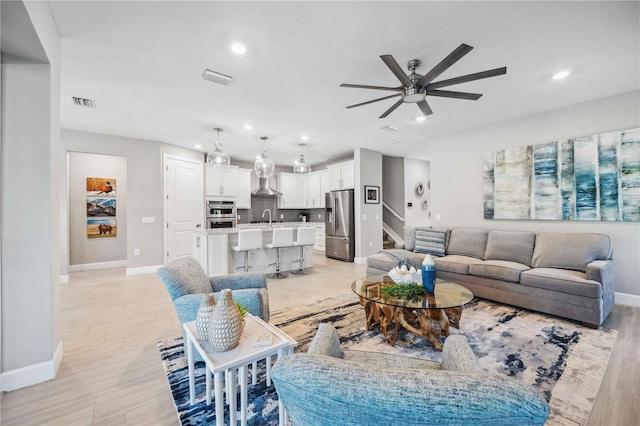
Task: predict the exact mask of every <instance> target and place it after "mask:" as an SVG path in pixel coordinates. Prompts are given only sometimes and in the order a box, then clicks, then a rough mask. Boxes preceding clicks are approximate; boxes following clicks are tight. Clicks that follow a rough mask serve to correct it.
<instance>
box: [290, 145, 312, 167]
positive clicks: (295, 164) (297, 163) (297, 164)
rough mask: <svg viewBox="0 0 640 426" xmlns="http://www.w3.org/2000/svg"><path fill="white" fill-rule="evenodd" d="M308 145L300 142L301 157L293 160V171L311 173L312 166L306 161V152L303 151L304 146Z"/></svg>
mask: <svg viewBox="0 0 640 426" xmlns="http://www.w3.org/2000/svg"><path fill="white" fill-rule="evenodd" d="M305 145H306V143H299V144H298V146H299V147H300V157H299V158H298V159H297V160H296V161H294V162H293V173H301V174H302V173H311V166H309V165H308V164H307V163H305V161H304V154H303V153H302V150H303V148H304V146H305Z"/></svg>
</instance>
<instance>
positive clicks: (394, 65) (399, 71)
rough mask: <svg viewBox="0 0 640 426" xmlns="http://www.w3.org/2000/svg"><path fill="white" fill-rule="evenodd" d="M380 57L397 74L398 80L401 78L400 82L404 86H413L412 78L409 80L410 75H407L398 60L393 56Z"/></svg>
mask: <svg viewBox="0 0 640 426" xmlns="http://www.w3.org/2000/svg"><path fill="white" fill-rule="evenodd" d="M380 59H382V61H383V62H384V63H385V64H387V66H388V67H389V69H390V70H391V72H392V73H394V74H395V76H396V77H397V78H398V80H400V83H402V85H403V86H404V87H409V86H411V80H409V77H407V75H406V74H405V73H404V71H403V70H402V68H401V67H400V65H398V63H397V62H396V60H395V59H393V56H391V55H381V56H380Z"/></svg>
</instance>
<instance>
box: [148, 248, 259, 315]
mask: <svg viewBox="0 0 640 426" xmlns="http://www.w3.org/2000/svg"><path fill="white" fill-rule="evenodd" d="M158 275H159V276H160V279H161V280H162V282H163V284H164V286H165V287H166V288H167V291H168V292H169V295H170V296H171V300H173V304H174V306H175V308H176V311H177V312H178V318H180V323H181V324H184V323H185V322H189V321H195V319H196V316H197V314H198V308H199V307H200V303H201V301H202V298H203V296H205V295H206V294H209V293H213V295H214V297H216V300H217V296H218V294H217V293H218V292H219V291H220V290H222V289H224V288H229V289H231V290H232V292H233V300H235V301H236V302H242V303H244V304H245V305H246V306H247V308H248V309H249V312H250V313H251V314H252V315H255V316H258V317H260V318H262V319H263V320H264V321H267V322H268V321H269V294H268V293H267V281H266V278H265V276H264V274H262V273H247V274H235V275H219V276H215V277H207V275H206V274H205V272H204V270H203V269H202V267H201V266H200V264H199V263H198V261H196V260H195V259H194V258H192V257H182V258H179V259H176V260H174V261H172V262H170V263H169V264H167V265H166V266H164V267H162V268H160V269H158Z"/></svg>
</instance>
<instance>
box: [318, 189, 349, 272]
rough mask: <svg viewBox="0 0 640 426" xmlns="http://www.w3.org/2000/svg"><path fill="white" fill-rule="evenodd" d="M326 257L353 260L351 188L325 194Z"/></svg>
mask: <svg viewBox="0 0 640 426" xmlns="http://www.w3.org/2000/svg"><path fill="white" fill-rule="evenodd" d="M325 209H326V211H325V215H324V221H325V225H326V235H327V236H326V240H325V249H326V255H327V257H330V258H332V259H339V260H346V261H348V262H353V259H354V257H355V254H356V245H355V240H354V236H355V223H354V205H353V189H345V190H342V191H331V192H327V193H326V194H325Z"/></svg>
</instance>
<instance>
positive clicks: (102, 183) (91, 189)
mask: <svg viewBox="0 0 640 426" xmlns="http://www.w3.org/2000/svg"><path fill="white" fill-rule="evenodd" d="M115 196H116V180H115V179H114V178H96V177H88V178H87V197H115Z"/></svg>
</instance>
